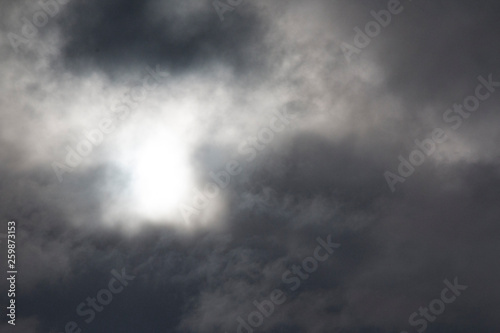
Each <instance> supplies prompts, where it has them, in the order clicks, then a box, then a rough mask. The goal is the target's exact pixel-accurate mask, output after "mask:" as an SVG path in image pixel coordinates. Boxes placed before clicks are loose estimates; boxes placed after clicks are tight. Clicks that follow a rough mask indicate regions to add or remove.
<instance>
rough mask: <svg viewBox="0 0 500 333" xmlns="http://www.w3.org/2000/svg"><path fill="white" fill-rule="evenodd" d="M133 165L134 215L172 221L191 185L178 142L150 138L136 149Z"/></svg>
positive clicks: (168, 136)
mask: <svg viewBox="0 0 500 333" xmlns="http://www.w3.org/2000/svg"><path fill="white" fill-rule="evenodd" d="M134 164H135V165H134V166H133V178H132V194H133V197H134V201H135V203H136V205H137V207H136V208H137V212H138V213H139V214H141V215H143V216H144V217H146V218H149V219H152V220H158V219H164V218H176V217H177V216H178V205H179V204H180V202H181V200H182V199H184V198H185V196H186V195H187V194H188V192H189V188H190V187H189V186H190V184H191V180H190V169H189V164H188V156H187V150H186V148H185V147H184V145H183V144H182V141H181V140H180V139H179V138H177V137H175V136H173V135H171V134H167V133H161V134H159V135H151V136H150V137H148V139H147V140H146V141H145V142H144V144H143V145H140V146H139V147H138V151H137V156H136V159H135V163H134Z"/></svg>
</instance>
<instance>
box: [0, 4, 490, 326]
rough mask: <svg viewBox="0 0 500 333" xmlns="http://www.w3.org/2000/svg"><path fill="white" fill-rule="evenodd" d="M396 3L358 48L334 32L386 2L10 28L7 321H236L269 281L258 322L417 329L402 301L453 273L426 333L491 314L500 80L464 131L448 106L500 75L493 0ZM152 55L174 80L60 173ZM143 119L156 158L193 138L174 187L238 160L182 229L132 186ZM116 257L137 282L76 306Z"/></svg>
mask: <svg viewBox="0 0 500 333" xmlns="http://www.w3.org/2000/svg"><path fill="white" fill-rule="evenodd" d="M0 5H1V6H2V9H5V11H6V12H8V13H9V15H7V16H9V17H14V18H9V19H7V18H6V19H5V20H3V23H2V25H1V27H2V28H1V29H2V33H3V34H6V33H7V32H10V31H19V29H20V26H19V22H18V21H19V20H18V21H16V19H17V18H18V17H19V16H22V15H28V14H24V13H26V12H25V11H24V10H26V8H28V7H29V6H27V5H26V4H23V5H19V6H14V5H12V4H6V3H4V2H1V1H0ZM402 5H403V7H404V10H403V11H402V12H401V13H400V14H398V15H397V16H394V17H393V18H392V21H391V23H390V24H389V25H388V26H387V27H385V28H383V29H382V30H381V32H380V34H379V35H377V36H375V37H374V38H373V39H372V41H371V42H370V45H368V46H367V47H366V48H363V49H362V50H361V52H360V54H359V55H355V56H353V58H352V59H351V61H350V62H348V61H347V59H346V57H345V56H344V54H343V52H342V50H341V47H340V45H341V43H342V42H345V43H353V39H354V36H355V34H356V32H355V31H354V30H353V29H354V28H355V27H356V26H358V27H361V28H363V29H364V26H365V24H366V23H367V22H369V21H370V20H373V17H372V16H371V14H370V11H371V10H375V11H379V10H382V9H386V8H387V1H376V2H369V1H362V0H359V1H335V2H331V1H319V0H318V1H311V2H308V3H302V2H299V1H274V2H271V3H269V2H259V1H257V2H255V3H251V2H243V3H242V4H241V5H239V6H237V7H235V8H234V10H233V11H231V12H227V13H226V14H225V19H224V21H221V20H220V18H219V16H218V15H217V13H216V11H215V9H214V8H213V6H212V3H210V2H209V1H195V0H189V1H145V2H139V1H129V2H124V1H117V0H110V1H101V2H98V1H82V2H70V3H69V4H68V5H66V7H64V10H62V11H61V13H60V14H59V15H57V16H55V17H54V18H53V19H52V21H51V23H50V24H49V25H48V26H47V29H46V30H44V31H43V33H42V34H41V35H40V36H39V40H41V41H43V42H45V43H47V44H48V45H52V46H53V47H55V48H56V49H57V50H58V52H57V53H55V54H52V55H48V54H41V55H40V54H39V55H37V54H36V52H34V51H33V50H32V51H30V52H27V53H26V52H25V53H18V54H16V53H14V52H13V50H12V48H11V46H10V45H9V43H8V40H7V39H6V40H7V42H5V43H3V44H1V45H0V53H1V54H2V55H5V58H2V60H1V61H0V64H1V66H0V70H1V72H2V77H3V79H1V80H0V89H1V91H2V93H1V96H0V103H1V107H0V109H1V111H0V118H1V120H2V121H1V122H0V133H1V134H0V144H1V148H2V149H1V153H0V154H1V156H2V165H1V166H0V187H1V189H2V192H1V196H0V198H1V199H2V200H1V203H0V212H1V213H0V220H2V221H5V222H6V221H9V220H15V221H17V223H18V229H17V239H16V242H17V249H18V250H17V251H18V252H17V259H18V263H19V264H18V265H19V272H20V273H19V275H18V290H19V292H18V295H17V297H16V301H17V302H18V304H19V308H18V309H17V325H16V327H11V325H8V324H6V323H5V322H2V323H0V329H1V330H2V332H3V331H5V332H26V333H31V332H37V333H38V332H63V331H64V327H65V325H66V323H67V322H68V321H76V322H77V323H78V324H79V326H80V327H81V328H82V330H83V331H84V332H85V331H91V332H96V333H100V332H109V331H120V332H136V331H141V332H160V331H162V332H163V331H164V332H236V331H237V327H238V325H239V324H238V318H239V317H241V318H244V319H245V320H247V319H248V315H249V314H250V313H251V312H252V311H255V309H256V307H255V305H254V304H253V302H254V301H258V302H262V301H264V300H266V299H269V297H270V294H271V292H272V291H273V290H275V289H276V288H280V289H281V290H283V292H284V295H285V297H286V301H285V302H284V303H283V304H280V305H276V306H275V310H274V313H273V314H272V315H271V316H269V317H268V318H267V317H266V318H265V319H264V322H263V324H262V326H260V327H259V328H258V329H256V330H255V331H266V332H349V333H350V332H352V333H362V332H363V333H380V332H384V333H389V332H390V333H393V332H402V331H408V332H414V331H416V327H412V326H411V325H410V323H409V321H408V320H409V317H410V316H411V315H412V313H414V312H418V311H419V308H420V307H421V306H429V304H430V302H431V301H433V300H434V299H437V298H440V297H441V290H442V289H443V288H444V287H445V284H444V282H443V281H444V280H446V279H448V280H449V281H453V280H454V278H455V277H457V279H458V281H459V282H460V283H461V284H464V285H467V286H468V288H467V289H466V290H465V291H463V293H462V295H460V296H459V297H457V299H456V300H455V301H454V302H453V303H450V304H446V308H445V310H444V312H443V313H442V314H440V315H438V316H437V318H436V320H435V321H434V322H429V324H428V327H427V328H426V330H425V331H426V332H428V333H433V332H439V333H448V332H450V333H451V332H464V333H465V332H496V331H498V327H500V322H499V320H498V316H497V315H496V314H497V313H498V311H499V310H500V305H499V303H498V299H499V297H500V295H499V293H500V289H499V288H498V287H497V281H498V279H499V278H500V270H499V269H498V268H497V266H498V265H496V262H497V253H498V250H499V246H498V245H497V244H498V242H497V235H498V233H499V232H500V227H499V226H498V217H499V216H500V211H499V208H498V202H499V199H500V193H499V190H498V188H499V185H500V171H499V162H500V159H499V150H498V147H497V144H496V143H497V142H498V137H499V134H498V122H499V118H498V112H497V108H498V105H499V98H500V97H499V96H500V95H499V94H500V92H499V91H496V92H493V93H492V94H491V96H490V97H489V98H488V99H487V100H485V101H483V102H481V105H480V108H479V109H478V110H477V111H475V112H473V113H471V114H470V116H469V117H468V118H464V119H463V125H462V126H461V127H460V128H458V129H456V130H453V129H452V128H451V127H450V124H449V123H446V122H445V121H444V120H443V113H444V112H445V111H446V110H447V109H448V108H450V107H452V106H453V104H454V103H462V102H463V101H464V99H465V97H467V96H468V95H472V94H474V93H475V88H476V86H477V84H478V80H477V77H478V76H483V77H488V75H490V74H491V75H492V76H493V78H494V80H497V81H500V75H499V74H498V71H497V68H498V59H500V58H499V57H498V54H499V52H498V51H499V49H498V43H497V42H496V39H497V37H498V33H499V29H500V25H499V24H498V23H497V21H498V20H497V16H498V15H497V14H498V12H499V9H500V8H498V4H497V3H496V2H494V1H483V2H481V3H477V4H473V3H469V2H465V1H440V2H430V1H415V0H414V1H412V2H408V1H403V2H402ZM30 8H31V9H30V11H29V12H30V13H31V12H33V11H36V10H38V8H32V7H30ZM62 8H63V7H62V6H61V9H62ZM4 15H5V14H4ZM148 65H149V66H151V67H154V66H156V65H159V66H160V68H161V69H162V70H163V69H165V70H168V71H169V72H170V73H171V76H170V77H169V79H168V82H160V84H159V85H158V87H156V88H155V89H153V90H151V91H149V92H148V94H147V96H146V97H145V98H143V99H142V100H141V101H140V102H138V103H135V104H134V107H133V110H130V112H129V113H128V114H127V117H123V119H121V118H120V117H118V120H115V122H116V123H115V125H116V130H115V131H114V132H112V133H108V134H106V135H103V138H102V142H99V143H96V144H94V146H92V152H91V153H89V154H88V155H87V156H84V158H82V162H81V164H80V165H78V166H77V167H75V168H73V169H72V171H71V172H68V173H66V174H64V180H63V181H62V182H61V183H60V182H58V179H57V177H56V176H55V175H54V170H53V168H52V164H51V163H53V162H54V161H59V162H61V163H64V161H65V158H66V156H67V155H66V154H67V147H68V146H69V147H70V148H72V149H75V150H77V149H78V145H79V144H81V142H82V140H84V139H85V138H87V137H88V136H89V133H91V132H92V131H93V130H95V128H97V127H98V125H97V124H99V123H100V122H101V121H102V119H105V118H106V117H117V116H116V114H114V112H116V111H117V110H116V108H117V105H118V104H117V101H121V103H123V100H124V98H128V97H127V96H129V97H130V96H131V95H134V92H132V90H131V88H134V87H136V86H137V84H141V82H142V79H143V78H144V75H147V73H146V72H145V70H144V69H145V67H146V66H148ZM110 77H111V78H112V79H110ZM117 77H119V78H120V79H119V80H118V79H116V78H117ZM136 97H137V96H136ZM130 103H131V102H130ZM120 105H121V106H122V107H123V104H120ZM114 108H115V109H114ZM119 111H120V112H122V113H119V114H118V115H122V114H123V112H124V111H123V109H121V110H119ZM277 112H280V114H281V115H283V112H285V113H287V112H288V113H289V114H290V115H291V116H290V118H287V119H288V120H283V119H284V118H280V117H283V116H278V115H277ZM277 119H278V120H277ZM279 119H281V120H279ZM280 121H281V123H280V124H282V125H284V126H283V128H282V129H281V130H279V129H278V130H277V129H275V127H274V126H275V125H276V124H278V123H279V122H280ZM287 121H288V123H287ZM436 127H440V128H443V129H444V130H445V131H446V133H447V136H448V140H447V141H446V142H443V143H440V144H436V146H435V151H434V153H433V154H432V155H431V156H428V157H426V159H425V162H424V163H423V164H422V165H420V166H417V167H415V170H414V172H413V173H412V174H411V175H410V176H409V177H407V179H406V180H405V181H404V182H399V183H397V184H396V190H395V191H394V192H393V191H391V189H390V188H389V186H388V184H387V182H386V179H385V178H384V173H385V172H386V171H391V172H394V173H397V172H398V171H397V170H398V166H399V164H400V161H399V160H398V157H399V156H400V155H401V156H402V157H404V158H406V159H409V155H410V153H411V152H412V151H413V150H414V149H415V148H416V144H415V139H418V140H420V141H422V140H424V139H426V138H429V137H431V133H432V130H433V129H434V128H436ZM157 128H160V130H158V129H157ZM266 130H267V132H265V131H266ZM269 131H271V132H269ZM165 132H168V133H174V134H175V136H178V137H179V138H180V140H178V141H176V143H177V145H174V146H172V145H168V143H169V142H168V139H165V138H164V137H163V136H161V135H158V134H165ZM269 133H272V137H271V139H269ZM155 135H157V136H156V137H157V138H158V139H157V141H158V142H157V143H158V145H157V146H154V147H153V148H154V149H153V152H154V154H153V155H155V157H158V159H157V160H156V161H158V162H162V159H161V158H162V157H169V156H174V155H175V152H176V151H175V150H176V148H179V149H181V150H182V149H184V150H185V153H186V155H187V158H186V159H187V160H188V161H189V163H190V165H189V168H190V169H192V170H190V171H192V179H191V183H192V184H190V188H189V189H188V190H189V191H191V192H189V195H187V196H185V197H183V201H182V202H183V203H185V204H188V205H191V206H193V205H194V204H193V200H192V199H193V197H194V196H195V194H194V193H195V192H194V191H193V190H194V189H198V190H201V191H204V190H205V185H206V184H207V183H209V182H215V180H214V178H213V175H211V172H221V171H222V170H225V168H227V163H228V162H229V161H231V160H236V161H238V162H239V163H240V165H241V167H242V171H241V173H239V174H237V175H232V176H231V177H230V182H229V184H228V185H227V187H226V188H224V189H221V190H220V194H218V195H216V196H215V198H213V199H211V200H209V202H208V204H207V206H206V207H204V208H201V209H197V211H198V213H197V214H195V215H194V216H193V220H194V223H199V224H200V225H196V227H194V228H192V229H189V228H187V227H186V226H185V221H182V217H181V216H180V215H179V214H177V213H178V212H177V213H176V214H177V215H175V214H173V215H167V216H162V217H161V218H159V219H155V218H154V217H151V216H146V215H142V213H141V211H140V210H139V209H138V208H137V207H136V206H137V203H136V202H135V201H134V200H133V198H134V197H133V195H134V193H133V192H134V190H133V189H134V187H133V186H132V185H131V184H133V183H134V181H135V179H136V178H135V177H136V169H137V166H136V165H137V164H136V162H137V161H136V160H137V159H140V157H137V156H143V155H140V154H139V155H137V152H141V150H144V148H143V144H144V142H146V141H147V139H148V138H150V137H153V138H155ZM256 139H258V140H260V141H259V142H260V143H259V142H257V143H255V145H254V144H253V143H251V142H252V140H256ZM93 140H94V141H95V140H97V139H95V137H94V138H93ZM242 145H243V146H244V147H245V149H246V150H242V149H241V147H242ZM252 145H253V146H252ZM252 147H253V148H252ZM249 149H250V151H253V152H254V153H255V156H254V158H249V157H251V156H252V154H251V153H249ZM152 164H154V163H152ZM160 164H161V163H160ZM161 165H162V166H163V167H164V168H165V170H163V171H164V174H166V175H167V176H168V175H171V174H173V175H174V177H170V178H168V181H169V183H168V186H163V185H162V186H160V185H159V184H164V183H161V178H162V177H161V176H162V174H161V173H157V175H158V185H157V186H156V187H154V188H152V189H151V190H150V193H146V194H144V193H143V195H147V196H148V197H150V198H151V199H154V198H156V197H161V196H162V195H164V193H165V192H164V190H165V188H163V187H169V186H170V185H171V186H174V184H175V182H176V180H177V179H180V177H181V176H180V175H181V174H182V173H181V172H180V170H168V165H169V164H168V163H166V164H165V163H164V164H161ZM153 166H154V165H153ZM186 168H188V166H186ZM150 171H151V172H158V171H157V170H154V168H152V169H151V170H150ZM219 181H220V180H219ZM151 192H153V193H151ZM177 208H178V207H176V211H177V210H178V209H177ZM0 232H2V233H4V232H5V229H2V230H0ZM329 236H331V239H332V241H333V242H335V243H339V244H340V245H341V246H340V247H339V248H338V249H336V250H335V252H334V253H332V254H331V255H330V256H329V258H328V259H327V260H325V261H324V262H319V263H318V267H317V269H315V270H314V272H311V273H310V276H309V277H308V278H307V279H303V280H299V281H300V288H298V289H297V290H292V289H291V288H290V287H291V283H290V282H286V281H284V280H283V274H285V273H286V272H287V271H288V270H290V269H292V266H293V265H300V264H301V263H302V262H303V260H304V259H305V258H307V257H310V256H314V251H315V248H316V247H317V246H318V241H317V238H318V237H319V238H321V239H324V240H326V239H327V238H328V237H329ZM0 241H2V245H1V246H0V247H1V248H2V253H5V250H6V246H5V242H4V239H3V238H0ZM2 262H3V261H2ZM0 267H2V269H5V268H6V267H5V265H4V264H2V266H0ZM122 268H123V269H125V270H126V272H127V273H130V274H132V275H134V276H135V278H134V280H132V281H131V282H130V284H129V285H128V286H126V287H125V288H124V290H123V291H122V292H120V293H118V294H115V295H114V296H113V301H112V302H111V303H110V304H109V305H106V306H105V308H104V310H103V311H102V312H96V318H95V320H93V321H92V322H91V323H89V324H86V323H85V322H84V318H85V316H80V315H78V314H77V313H76V308H77V307H78V305H79V304H80V303H81V302H85V300H86V298H87V297H95V296H96V295H97V293H98V292H99V291H100V290H102V289H104V288H107V286H108V283H109V281H110V279H111V278H113V273H111V271H112V270H117V271H121V270H122ZM0 286H1V289H2V292H4V291H5V290H6V287H7V284H6V282H5V280H4V281H3V282H2V283H0Z"/></svg>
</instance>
